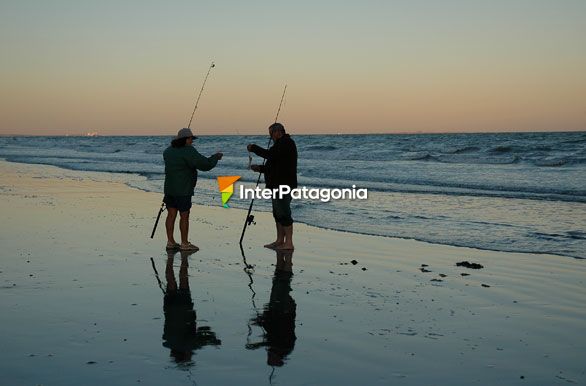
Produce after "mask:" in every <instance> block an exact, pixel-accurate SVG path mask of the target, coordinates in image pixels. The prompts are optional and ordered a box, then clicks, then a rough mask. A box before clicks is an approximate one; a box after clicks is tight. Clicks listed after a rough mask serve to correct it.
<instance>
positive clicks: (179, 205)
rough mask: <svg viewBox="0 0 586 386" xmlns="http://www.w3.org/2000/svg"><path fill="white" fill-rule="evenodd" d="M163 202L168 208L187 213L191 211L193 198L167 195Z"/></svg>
mask: <svg viewBox="0 0 586 386" xmlns="http://www.w3.org/2000/svg"><path fill="white" fill-rule="evenodd" d="M163 202H164V203H165V205H167V208H174V209H177V210H178V211H179V212H187V211H189V209H191V196H169V195H165V198H163Z"/></svg>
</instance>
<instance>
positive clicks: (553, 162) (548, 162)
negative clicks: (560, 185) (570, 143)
mask: <svg viewBox="0 0 586 386" xmlns="http://www.w3.org/2000/svg"><path fill="white" fill-rule="evenodd" d="M567 163H568V160H567V159H566V158H549V159H547V158H546V159H542V160H537V161H535V165H536V166H548V167H559V166H563V165H565V164H567Z"/></svg>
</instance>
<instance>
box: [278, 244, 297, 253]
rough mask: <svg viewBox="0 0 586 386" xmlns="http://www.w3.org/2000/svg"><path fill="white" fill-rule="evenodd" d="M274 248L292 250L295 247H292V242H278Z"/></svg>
mask: <svg viewBox="0 0 586 386" xmlns="http://www.w3.org/2000/svg"><path fill="white" fill-rule="evenodd" d="M275 249H276V250H277V251H292V250H294V249H295V247H293V244H289V243H284V244H279V245H277V246H276V247H275Z"/></svg>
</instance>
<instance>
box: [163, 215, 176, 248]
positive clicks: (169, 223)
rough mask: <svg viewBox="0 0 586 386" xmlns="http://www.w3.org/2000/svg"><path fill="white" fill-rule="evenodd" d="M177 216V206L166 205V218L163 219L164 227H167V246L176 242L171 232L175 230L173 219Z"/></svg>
mask: <svg viewBox="0 0 586 386" xmlns="http://www.w3.org/2000/svg"><path fill="white" fill-rule="evenodd" d="M176 218H177V208H169V207H167V219H166V220H165V228H166V229H167V246H170V245H175V244H177V243H176V242H175V237H174V236H173V233H174V231H175V219H176Z"/></svg>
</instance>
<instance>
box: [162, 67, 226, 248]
mask: <svg viewBox="0 0 586 386" xmlns="http://www.w3.org/2000/svg"><path fill="white" fill-rule="evenodd" d="M214 67H216V65H215V64H214V62H212V63H211V64H210V67H209V68H208V72H207V74H206V76H205V78H204V80H203V84H202V85H201V89H200V90H199V94H197V99H196V100H195V106H193V111H192V112H191V117H190V118H189V123H188V124H187V129H191V122H192V121H193V116H194V115H195V111H196V110H197V106H198V105H199V99H200V98H201V94H202V93H203V90H204V88H205V86H206V83H207V81H208V77H209V76H210V72H211V71H212V68H214ZM165 209H166V205H165V202H162V203H161V208H160V209H159V213H158V214H157V219H156V220H155V225H154V226H153V231H152V232H151V239H152V238H153V237H155V231H156V230H157V225H158V224H159V220H160V219H161V214H162V213H163V212H164V211H165Z"/></svg>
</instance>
